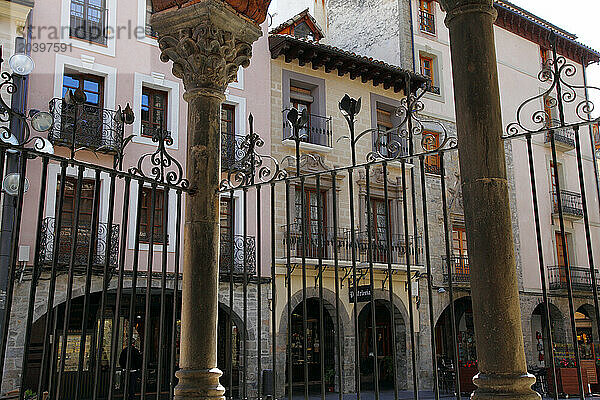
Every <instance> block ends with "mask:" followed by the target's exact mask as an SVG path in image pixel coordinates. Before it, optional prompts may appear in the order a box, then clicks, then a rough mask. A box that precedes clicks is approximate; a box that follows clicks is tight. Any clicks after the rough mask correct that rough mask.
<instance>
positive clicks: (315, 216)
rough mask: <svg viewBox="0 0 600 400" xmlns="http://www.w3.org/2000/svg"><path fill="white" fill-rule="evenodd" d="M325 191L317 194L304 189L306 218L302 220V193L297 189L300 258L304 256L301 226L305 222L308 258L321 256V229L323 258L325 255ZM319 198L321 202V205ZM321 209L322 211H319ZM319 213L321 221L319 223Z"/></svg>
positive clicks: (297, 226)
mask: <svg viewBox="0 0 600 400" xmlns="http://www.w3.org/2000/svg"><path fill="white" fill-rule="evenodd" d="M325 193H326V192H325V191H321V193H317V191H316V190H315V189H312V188H304V218H302V195H303V194H302V191H301V190H300V188H296V221H295V226H296V229H295V230H296V232H295V233H296V234H297V235H298V236H299V237H298V246H297V249H298V256H301V255H302V253H301V252H302V238H301V236H300V235H301V232H302V231H301V230H300V226H301V225H300V224H301V223H302V222H304V232H306V251H305V254H304V255H305V256H306V257H307V258H317V257H318V256H319V229H320V230H321V246H323V254H322V255H323V257H325V256H326V254H325V247H324V246H325V238H326V232H327V217H326V211H327V207H326V200H327V196H326V195H325ZM319 196H321V200H320V203H321V204H319ZM319 208H320V211H319ZM319 213H320V214H321V220H320V221H319Z"/></svg>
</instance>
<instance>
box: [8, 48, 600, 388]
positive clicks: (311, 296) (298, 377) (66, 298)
mask: <svg viewBox="0 0 600 400" xmlns="http://www.w3.org/2000/svg"><path fill="white" fill-rule="evenodd" d="M574 71H575V67H574V66H573V65H571V64H570V63H569V62H567V60H566V59H565V58H563V57H561V56H558V55H556V53H555V54H554V58H552V59H550V60H549V61H548V62H547V64H546V65H545V66H544V69H543V71H542V72H541V73H540V80H541V81H542V82H543V83H547V84H548V90H547V91H546V92H545V93H543V94H542V95H539V96H536V97H535V98H533V99H530V100H528V101H527V102H526V103H525V104H524V105H523V106H521V107H520V108H519V110H518V112H517V122H516V123H514V124H510V125H509V126H508V128H507V131H506V135H505V139H506V141H507V143H511V142H515V143H517V144H516V145H515V146H519V145H522V141H521V142H519V140H520V139H524V141H525V142H524V144H525V146H526V150H527V156H528V159H527V163H528V164H527V165H528V169H529V172H530V180H531V190H532V196H531V201H532V202H531V206H532V211H533V217H534V222H535V228H536V240H537V246H538V251H539V270H540V274H539V277H540V280H541V282H542V284H541V289H542V301H541V302H540V304H541V311H540V315H541V316H542V321H543V324H544V326H543V331H544V332H543V335H542V336H543V337H542V338H541V339H540V340H542V342H543V343H548V347H547V348H544V349H543V350H544V352H547V353H548V354H549V356H548V363H549V365H548V367H547V368H546V369H545V370H544V372H541V373H539V382H550V383H551V385H550V386H548V385H546V386H538V389H539V390H542V391H546V392H547V393H552V394H553V395H554V397H555V398H558V392H559V390H560V389H559V388H560V387H561V386H560V384H559V378H560V374H561V373H562V372H561V368H559V365H557V363H556V360H555V352H556V351H558V350H560V351H562V353H563V354H566V355H570V354H572V356H573V358H574V362H575V364H576V366H578V368H574V370H576V373H577V377H578V388H579V393H580V395H581V397H582V398H583V396H584V393H585V390H586V388H584V383H585V379H587V378H584V367H583V366H582V360H581V352H582V345H585V346H588V347H589V343H582V341H581V340H578V336H581V332H578V330H577V327H576V320H575V319H576V309H575V300H574V299H577V298H578V297H581V296H584V295H582V294H581V293H582V292H581V291H580V290H579V289H580V287H578V286H577V285H584V286H585V288H587V290H591V291H592V294H593V302H594V305H593V316H596V319H595V321H596V323H597V325H598V330H597V332H600V318H598V317H597V316H598V315H599V313H598V311H599V309H598V293H597V279H596V270H595V267H594V266H595V259H594V255H593V250H594V246H593V243H594V241H593V234H592V228H593V227H592V226H591V224H590V217H591V215H590V213H589V212H588V211H589V210H588V207H589V204H588V201H589V199H594V201H598V200H599V199H600V190H599V186H598V172H597V165H596V162H595V161H594V160H595V156H596V155H595V148H594V140H593V137H592V130H591V125H592V124H594V123H597V122H598V121H597V120H595V119H593V118H591V117H590V116H589V112H591V111H592V109H593V108H592V105H591V103H590V102H589V101H588V100H587V97H586V98H585V100H583V101H579V100H578V97H577V93H578V91H582V90H586V91H587V87H585V85H583V86H577V85H573V84H571V83H568V82H567V80H568V78H570V77H572V76H574V74H575V73H574ZM3 78H4V80H5V81H4V83H2V88H7V89H8V90H9V92H10V90H14V89H11V87H13V86H11V85H12V82H11V77H10V76H8V75H6V74H5V75H3ZM420 85H421V82H411V79H410V77H407V82H406V89H405V91H406V93H409V95H408V96H407V97H404V98H403V99H402V102H401V106H400V108H399V109H398V110H397V111H396V112H397V114H398V116H399V117H400V119H401V121H402V122H401V123H400V125H399V126H398V127H396V128H394V129H392V130H390V131H385V132H384V131H380V130H378V129H371V130H367V131H364V132H360V133H357V132H355V125H354V122H355V117H356V116H357V115H358V114H359V112H360V109H361V101H360V99H358V100H357V99H352V98H350V97H349V96H345V97H344V98H343V99H342V100H341V101H340V103H339V106H340V107H339V108H340V112H341V114H342V115H343V116H344V118H345V119H346V121H347V123H348V128H349V129H348V136H344V137H342V138H340V139H339V140H338V142H339V143H348V144H347V149H348V151H349V158H350V160H351V162H349V164H348V165H347V166H344V167H335V168H329V167H327V166H326V165H324V163H323V160H322V159H321V158H319V157H318V156H317V155H315V154H311V153H309V152H306V151H304V150H303V148H302V146H301V143H302V141H303V134H305V132H306V129H304V127H305V125H306V123H307V120H308V115H307V114H306V113H299V112H298V111H297V110H294V109H292V110H289V111H288V112H287V114H286V118H287V121H286V124H288V128H287V129H289V131H290V134H291V136H292V139H293V140H294V141H295V154H294V156H290V157H287V158H286V159H284V160H275V159H274V158H273V157H271V156H269V155H265V154H261V151H260V148H261V147H262V146H263V145H264V142H263V141H262V140H261V139H260V137H259V136H258V135H257V134H256V133H255V132H254V131H253V121H252V117H250V120H249V125H250V134H249V135H247V136H246V137H245V138H244V139H243V140H242V141H241V142H240V143H239V144H238V143H236V144H235V145H236V151H235V152H231V153H232V154H233V156H231V154H230V152H227V154H228V155H229V156H231V157H233V159H229V160H227V161H228V162H224V163H223V165H225V166H226V168H225V170H224V172H223V178H224V179H223V182H222V185H221V191H220V193H219V195H220V196H221V205H222V210H229V212H228V213H222V226H223V227H228V229H224V230H223V231H222V235H221V259H220V294H219V297H220V307H219V327H218V333H219V346H218V350H219V356H218V361H219V367H220V368H221V369H222V371H223V372H224V376H223V378H222V384H223V385H224V386H225V388H226V390H227V391H226V393H227V394H226V395H227V396H228V397H229V398H243V399H245V398H262V397H266V396H274V397H276V398H283V397H287V398H292V397H293V396H302V397H304V398H309V397H312V396H316V397H321V398H325V397H327V396H328V394H327V393H328V392H335V393H337V394H336V396H338V397H339V398H340V399H342V398H343V396H344V393H356V396H357V398H360V397H361V396H366V397H369V398H370V397H372V396H374V397H375V399H379V398H381V397H382V396H383V397H390V398H391V397H392V396H393V397H394V398H395V399H397V398H399V397H403V396H404V394H403V393H401V392H403V391H409V392H410V394H409V395H410V396H412V397H413V398H415V399H416V398H418V397H419V396H421V397H432V398H436V399H437V398H439V397H441V396H443V395H450V396H456V398H458V399H460V398H461V395H462V394H463V393H465V392H469V391H471V390H472V387H470V386H465V385H469V384H470V383H469V381H470V379H469V378H470V377H471V376H472V374H474V373H476V371H477V364H476V359H477V358H476V347H475V343H474V342H473V337H472V336H469V335H470V334H471V333H472V332H470V331H469V329H471V330H472V321H469V308H470V302H469V300H468V299H467V298H466V297H465V294H468V276H469V263H468V257H466V256H465V255H456V254H454V252H453V250H454V249H453V240H454V238H452V237H451V233H452V229H451V228H452V224H453V223H452V221H451V218H450V215H449V214H450V210H451V209H452V207H454V206H455V205H456V203H460V189H459V186H460V185H459V183H458V181H457V182H456V183H455V182H449V181H448V178H447V176H449V175H450V173H449V172H450V171H456V169H457V166H456V165H457V163H456V153H455V148H456V138H455V137H454V136H453V135H452V134H451V133H450V132H449V131H448V130H447V129H446V127H445V126H444V125H442V124H440V125H439V135H433V134H431V133H428V132H427V131H426V130H425V128H424V126H425V124H431V123H436V122H435V121H429V120H426V119H424V118H422V117H421V116H420V115H422V112H423V103H422V102H421V98H422V96H423V95H424V93H426V91H427V88H425V87H420ZM552 96H556V97H555V98H554V100H551V99H552ZM539 99H542V100H543V103H540V102H539ZM536 102H537V103H536ZM540 105H542V107H543V106H546V107H545V108H544V109H542V110H539V107H538V106H540ZM568 106H573V107H574V112H573V113H570V114H569V113H568V112H566V110H565V109H566V108H567V107H568ZM2 107H3V110H4V111H3V113H1V114H0V116H2V118H3V121H9V120H11V119H13V120H14V119H18V120H19V121H22V122H23V129H24V131H25V135H24V137H23V139H22V140H20V141H19V144H17V145H14V144H13V145H11V144H7V143H5V142H3V143H0V166H1V168H2V171H0V172H1V174H0V175H2V176H3V177H5V178H6V176H7V175H8V174H9V173H17V175H14V176H13V177H12V183H13V186H14V188H13V190H14V193H13V195H10V194H8V193H7V192H5V193H3V201H4V202H5V204H6V203H7V202H8V203H14V205H15V207H14V213H15V214H14V216H15V218H14V221H15V222H14V225H13V226H12V229H11V232H12V241H11V243H12V245H11V253H10V263H9V266H10V270H9V276H10V279H9V280H8V287H7V291H6V299H5V307H6V310H9V311H10V312H6V313H5V317H4V325H3V326H4V329H3V331H2V347H1V353H0V359H2V360H3V362H2V363H0V366H1V367H0V368H3V369H2V374H1V375H2V377H3V380H2V389H3V391H4V392H9V391H11V390H16V391H17V392H16V393H14V397H15V398H26V397H30V398H31V397H37V398H40V399H41V398H75V399H88V398H93V399H96V398H108V399H112V398H128V396H133V397H134V398H142V399H144V398H149V397H155V398H157V399H161V398H172V397H173V388H174V386H175V385H176V383H177V382H176V378H175V375H174V372H175V370H176V369H177V368H178V367H177V366H178V346H179V340H178V335H179V333H178V332H179V326H180V320H179V313H180V301H181V298H180V280H181V276H180V273H179V264H180V261H181V258H182V257H183V256H185V255H182V254H181V250H180V248H181V235H180V232H181V210H182V204H183V202H184V201H185V199H184V194H185V193H189V192H190V191H191V190H193V188H189V187H188V186H189V185H188V184H187V181H186V180H185V179H184V178H183V175H184V169H183V167H182V166H181V164H180V163H179V162H178V161H177V160H175V159H173V158H172V157H171V156H170V155H169V153H168V152H167V147H166V146H165V145H167V144H169V143H170V140H171V139H170V136H169V134H168V132H164V131H157V132H155V134H154V138H153V140H154V141H155V142H156V143H157V144H158V147H157V151H156V152H155V153H153V154H148V155H144V156H142V157H141V158H140V160H139V163H138V164H137V165H136V166H135V167H133V168H131V169H130V170H128V171H122V170H121V169H120V164H121V163H120V162H119V161H120V159H119V156H122V152H121V153H120V154H117V158H116V159H115V160H116V162H115V163H114V166H113V167H106V166H102V165H96V164H91V163H87V162H83V161H81V160H80V159H79V158H78V157H77V151H75V150H76V149H75V148H74V147H75V146H74V145H72V146H71V156H70V157H61V156H58V155H54V154H48V153H47V152H45V150H46V149H47V147H48V146H47V144H48V143H47V139H46V138H41V137H37V136H32V135H31V133H32V132H30V129H29V125H28V121H26V118H25V116H23V115H20V114H16V113H14V112H13V111H11V110H10V108H8V107H7V106H6V104H4V103H2ZM531 107H532V108H533V110H534V111H533V113H532V115H533V117H532V119H531V121H528V120H526V119H525V113H526V112H528V111H529V110H530V108H531ZM548 110H550V111H548ZM553 110H556V111H553ZM555 113H556V114H555ZM573 115H576V116H577V121H576V122H571V121H568V116H573ZM129 117H130V116H128V115H127V113H125V112H122V111H120V112H119V115H118V117H117V118H116V119H115V121H117V122H121V123H124V122H125V121H127V119H128V118H129ZM59 118H60V117H59ZM528 124H532V126H533V127H530V125H528ZM588 127H589V139H588V138H587V136H586V133H585V132H584V129H588ZM122 129H124V127H122ZM0 130H2V134H3V137H4V138H5V139H6V140H8V139H9V138H10V136H11V131H10V129H8V128H4V127H2V128H0ZM571 130H572V131H571ZM567 131H568V134H569V135H570V136H571V137H572V138H573V142H572V146H573V148H574V149H575V150H576V156H575V159H576V162H577V168H578V176H579V190H580V194H581V197H580V201H581V203H580V204H581V206H580V207H579V205H578V204H579V203H577V202H575V203H573V202H570V200H566V199H567V198H568V197H569V195H570V194H569V193H564V192H563V191H562V190H561V188H562V185H563V183H564V182H562V181H561V177H560V173H559V170H558V168H559V162H558V161H559V158H558V156H557V145H558V144H557V143H558V142H559V141H560V142H561V143H563V144H564V143H565V141H564V140H562V141H561V139H560V138H562V137H565V132H567ZM121 132H123V131H121ZM76 136H77V131H76V129H75V130H74V131H73V132H72V135H71V136H70V139H69V138H67V139H65V140H71V141H72V142H75V141H76ZM390 138H391V139H390ZM119 140H120V141H121V143H120V145H121V146H123V147H124V146H125V145H126V140H124V139H123V135H122V133H121V136H120V138H119ZM536 140H538V141H540V140H541V141H542V142H543V141H545V140H547V141H548V143H549V145H550V146H551V158H552V166H553V169H554V175H553V176H554V177H555V188H554V192H553V193H554V194H551V195H549V196H548V197H546V196H544V195H543V194H542V195H540V194H539V193H538V191H537V187H538V176H539V175H536V168H535V165H536V164H535V161H536V160H535V159H534V155H535V152H534V151H533V146H534V145H535V144H536ZM362 141H365V142H368V143H374V146H373V147H372V151H369V152H368V154H362V153H361V151H360V149H361V148H362V147H360V146H359V145H358V144H359V143H362ZM584 142H585V144H586V145H587V146H588V147H589V148H583V147H582V143H584ZM519 143H521V144H519ZM569 143H570V142H569ZM568 145H570V144H568ZM507 146H509V147H510V146H511V145H510V144H508V145H507ZM237 147H239V149H238V148H237ZM362 157H365V158H364V160H365V161H364V162H363V161H359V159H361V158H362ZM590 157H591V160H592V161H591V163H590ZM10 158H12V159H16V160H18V170H17V171H8V170H7V169H6V168H4V166H5V165H6V161H7V159H10ZM586 162H587V164H586V165H588V166H589V164H592V165H593V172H594V178H595V184H594V185H595V188H593V189H591V190H592V191H594V189H595V193H594V194H593V195H591V196H590V195H588V194H586V184H585V182H584V178H585V175H586V174H588V175H589V173H590V171H589V170H586V169H585V168H584V164H585V163H586ZM586 171H587V172H586ZM434 175H435V176H434ZM392 178H396V180H395V181H394V179H392ZM588 180H589V179H588ZM26 182H29V183H30V184H29V189H28V190H27V192H26V191H25V190H26V187H27V185H26ZM589 190H590V189H589V186H588V192H589ZM571 196H572V194H571ZM544 199H550V200H551V201H552V202H553V204H552V206H553V210H554V211H555V213H556V214H557V216H556V217H557V220H558V221H559V227H560V229H559V232H560V240H561V241H562V243H561V244H562V248H563V249H566V248H567V246H568V243H567V239H566V237H567V235H566V227H565V220H566V218H567V217H568V215H566V214H568V213H572V209H573V208H576V209H577V213H578V214H579V215H580V216H581V218H583V221H584V227H585V237H586V248H587V254H588V260H587V261H588V266H587V267H585V268H584V269H582V271H583V274H581V273H580V272H581V271H579V272H578V270H577V269H576V268H571V265H570V263H569V259H568V253H567V252H566V251H563V254H562V256H563V260H562V262H559V264H560V265H558V267H557V268H554V269H552V270H549V271H546V265H547V260H546V259H545V253H544V245H543V233H542V231H541V223H540V207H539V203H540V201H542V200H544ZM573 204H575V205H573ZM228 207H230V208H228ZM235 207H238V208H239V207H241V211H240V210H238V212H235V211H234V208H235ZM29 210H31V211H32V212H28V211H29ZM233 215H241V222H239V223H238V224H237V225H236V224H235V223H233V221H232V220H229V219H228V218H233V217H232V216H233ZM236 226H237V227H236ZM32 227H35V228H34V229H31V228H32ZM26 246H31V247H33V253H32V254H33V257H32V261H31V262H29V261H28V260H27V259H26V258H27V257H25V256H24V253H26V252H27V251H26V249H25V248H26ZM559 261H560V260H559ZM578 273H579V275H578ZM548 280H550V282H548ZM553 284H554V285H559V286H561V285H563V286H561V287H564V289H566V293H562V292H560V291H556V290H555V289H556V287H557V286H554V287H553V286H552V285H553ZM588 297H589V296H588ZM558 298H566V300H567V302H568V306H569V320H570V321H569V322H570V324H569V325H570V328H571V335H570V336H571V343H570V345H567V343H564V344H562V345H564V349H562V348H560V346H558V347H557V346H555V345H554V344H553V334H554V332H553V329H552V326H553V317H552V305H551V299H558ZM440 299H441V300H440ZM440 302H444V303H445V305H448V307H447V308H446V309H445V310H441V309H436V304H437V305H438V306H437V307H438V308H439V304H440ZM590 314H591V313H590ZM463 324H464V325H465V327H466V328H465V330H462V331H460V329H462V325H463ZM470 326H471V328H470ZM590 329H592V328H590ZM591 345H592V346H591V349H592V350H591V351H592V353H594V354H595V343H593V342H592V343H591ZM441 348H444V349H445V351H446V353H445V354H440V352H439V351H438V350H439V349H441ZM586 351H587V350H586ZM567 358H569V357H567ZM584 364H585V363H584ZM465 378H467V379H465ZM563 389H564V388H563ZM9 396H10V395H9Z"/></svg>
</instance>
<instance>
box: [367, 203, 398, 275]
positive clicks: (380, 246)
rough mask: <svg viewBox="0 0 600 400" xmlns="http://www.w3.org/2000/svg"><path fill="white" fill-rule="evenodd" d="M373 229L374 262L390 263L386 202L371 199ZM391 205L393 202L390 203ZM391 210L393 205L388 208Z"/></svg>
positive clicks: (388, 222) (388, 223)
mask: <svg viewBox="0 0 600 400" xmlns="http://www.w3.org/2000/svg"><path fill="white" fill-rule="evenodd" d="M370 203H371V229H372V230H373V234H372V238H373V242H374V243H373V261H374V262H378V263H386V262H387V261H388V235H387V229H388V226H390V227H391V224H390V220H389V217H388V215H387V214H386V212H385V211H386V210H385V200H383V199H378V198H371V201H370ZM390 203H391V202H390ZM388 210H391V205H390V206H389V207H388ZM403 250H404V249H403Z"/></svg>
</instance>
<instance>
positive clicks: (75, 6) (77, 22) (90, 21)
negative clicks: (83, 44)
mask: <svg viewBox="0 0 600 400" xmlns="http://www.w3.org/2000/svg"><path fill="white" fill-rule="evenodd" d="M105 26H106V4H105V0H71V29H70V34H71V37H74V38H77V39H81V40H85V41H88V42H92V43H97V44H101V45H104V44H106V32H105Z"/></svg>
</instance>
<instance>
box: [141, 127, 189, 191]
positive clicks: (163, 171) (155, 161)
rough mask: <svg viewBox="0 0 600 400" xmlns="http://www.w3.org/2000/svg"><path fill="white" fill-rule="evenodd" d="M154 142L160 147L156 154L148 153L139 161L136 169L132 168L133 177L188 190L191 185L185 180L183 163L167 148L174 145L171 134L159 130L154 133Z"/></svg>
mask: <svg viewBox="0 0 600 400" xmlns="http://www.w3.org/2000/svg"><path fill="white" fill-rule="evenodd" d="M152 141H153V142H154V143H156V144H157V145H158V146H157V148H156V151H155V152H154V153H147V154H144V155H142V156H141V157H140V158H139V159H138V163H137V166H136V167H131V168H130V169H129V172H130V173H131V174H133V175H137V176H141V177H144V178H150V179H152V180H154V181H156V182H158V183H164V184H168V185H173V186H180V187H181V188H182V189H188V188H189V187H190V183H189V181H188V180H187V179H185V178H184V172H183V167H182V166H181V163H180V162H179V161H177V160H176V159H175V158H173V156H171V155H170V154H169V152H168V150H167V146H171V145H173V137H172V136H171V132H169V131H167V130H165V129H162V128H157V129H155V130H154V131H153V133H152Z"/></svg>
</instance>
